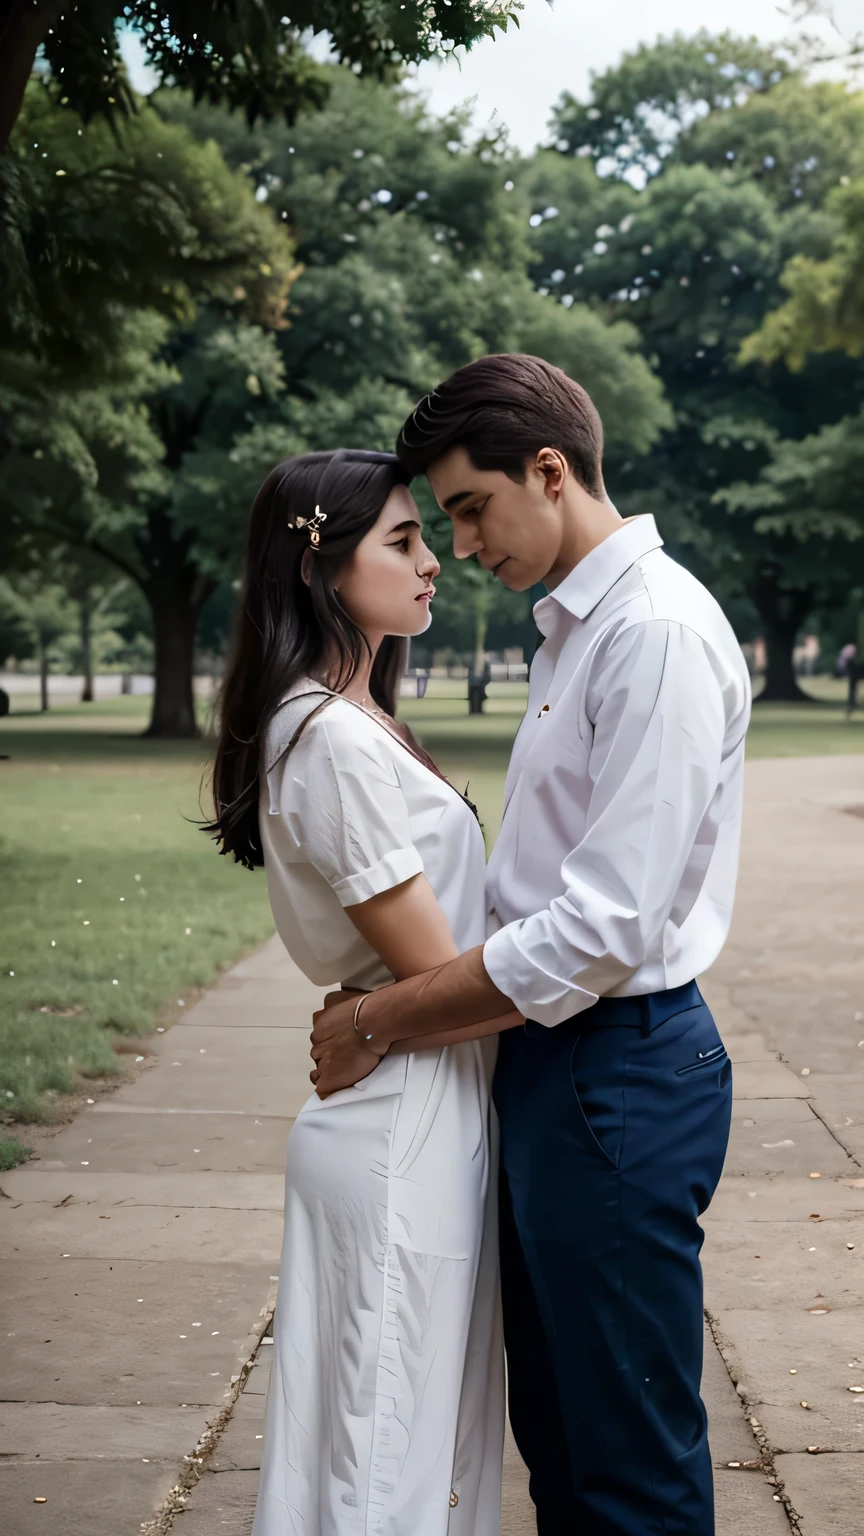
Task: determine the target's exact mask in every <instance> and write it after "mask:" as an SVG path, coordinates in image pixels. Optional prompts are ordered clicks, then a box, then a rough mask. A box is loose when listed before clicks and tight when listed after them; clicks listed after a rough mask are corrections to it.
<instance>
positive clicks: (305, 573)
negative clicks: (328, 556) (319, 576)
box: [300, 549, 315, 587]
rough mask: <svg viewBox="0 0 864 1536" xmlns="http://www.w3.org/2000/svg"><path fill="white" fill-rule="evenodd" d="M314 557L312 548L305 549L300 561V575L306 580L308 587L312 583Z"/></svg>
mask: <svg viewBox="0 0 864 1536" xmlns="http://www.w3.org/2000/svg"><path fill="white" fill-rule="evenodd" d="M314 559H315V555H314V553H313V552H312V550H311V549H304V551H303V559H302V560H301V561H300V575H301V576H302V578H303V580H304V581H305V583H306V585H307V587H308V586H311V584H312V561H313V560H314Z"/></svg>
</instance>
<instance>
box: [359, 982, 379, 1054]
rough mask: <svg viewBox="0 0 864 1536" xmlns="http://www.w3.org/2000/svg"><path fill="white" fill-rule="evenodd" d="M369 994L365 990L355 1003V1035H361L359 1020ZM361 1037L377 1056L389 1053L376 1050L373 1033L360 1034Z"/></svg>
mask: <svg viewBox="0 0 864 1536" xmlns="http://www.w3.org/2000/svg"><path fill="white" fill-rule="evenodd" d="M368 996H369V993H368V992H364V993H363V995H362V996H361V997H358V999H357V1002H356V1003H355V1005H354V1018H353V1021H352V1022H353V1025H354V1033H355V1035H360V1031H359V1029H358V1028H357V1020H358V1019H359V1017H360V1009H361V1008H362V1007H363V1004H364V1003H365V1001H366V999H367V997H368ZM360 1038H361V1040H362V1041H363V1043H364V1044H365V1045H368V1046H369V1048H370V1050H371V1051H373V1052H374V1054H375V1055H376V1056H386V1054H387V1052H386V1051H376V1050H375V1047H374V1045H373V1044H372V1036H371V1035H360Z"/></svg>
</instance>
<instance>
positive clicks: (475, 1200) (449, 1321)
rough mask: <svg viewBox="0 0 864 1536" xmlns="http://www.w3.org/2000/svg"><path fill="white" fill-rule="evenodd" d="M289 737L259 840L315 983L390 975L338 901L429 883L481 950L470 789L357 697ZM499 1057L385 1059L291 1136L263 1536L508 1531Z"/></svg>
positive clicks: (380, 979) (479, 841)
mask: <svg viewBox="0 0 864 1536" xmlns="http://www.w3.org/2000/svg"><path fill="white" fill-rule="evenodd" d="M314 686H315V685H314V684H308V683H307V684H305V685H304V686H303V687H301V688H299V689H296V690H295V693H298V692H306V691H309V690H310V689H311V688H314ZM295 708H296V706H295ZM288 713H289V715H290V711H289V712H288ZM280 732H281V736H280ZM290 734H293V733H290ZM284 736H285V730H284V726H283V725H282V724H281V722H280V716H278V715H277V717H276V720H275V721H274V724H273V727H271V732H270V736H269V739H268V743H267V747H266V749H265V755H264V763H265V768H266V772H265V773H264V774H262V781H263V782H262V801H261V818H260V819H261V836H262V846H263V850H264V858H265V865H266V870H267V880H268V889H269V894H270V901H271V905H272V908H273V915H274V918H275V922H276V927H277V929H278V931H279V934H280V936H281V938H282V940H283V942H284V944H285V946H286V948H287V949H288V951H289V953H290V954H291V956H292V958H293V959H294V960H295V962H296V963H297V964H298V965H299V966H300V968H301V969H302V970H303V971H304V972H305V973H306V975H307V976H308V977H309V978H310V980H312V981H313V982H315V983H317V984H321V985H325V984H328V983H332V982H334V981H337V982H342V983H343V984H345V985H346V986H348V985H352V986H357V987H361V988H364V989H371V988H374V987H376V986H381V985H384V984H386V983H387V982H388V981H390V980H392V978H391V977H390V975H389V973H388V972H387V971H386V969H385V968H384V966H383V965H382V963H381V961H380V960H379V958H378V956H377V955H376V954H375V953H374V952H373V951H372V950H371V949H370V948H369V946H368V945H367V944H366V943H365V941H364V940H363V939H361V938H360V936H359V935H358V933H357V931H356V929H355V928H354V926H353V924H352V923H351V921H350V919H349V918H348V917H347V916H346V914H345V912H344V911H343V907H345V906H351V905H353V904H355V903H357V902H360V901H363V900H366V899H367V898H368V897H370V896H373V895H376V894H377V893H379V892H381V891H385V890H388V889H390V888H392V887H393V886H396V885H399V884H401V883H402V882H403V881H404V880H407V879H409V878H410V877H411V876H412V875H415V874H417V873H419V872H420V871H425V874H426V876H427V879H428V880H429V882H430V884H431V886H432V889H433V890H434V892H435V895H436V896H437V898H438V901H439V902H440V904H441V906H442V908H443V910H444V912H445V913H446V915H447V918H448V920H449V923H450V928H451V931H452V933H453V937H454V939H455V941H456V943H457V945H458V946H459V948H460V950H465V949H469V948H471V947H472V946H473V945H475V944H480V943H482V942H483V939H484V937H485V905H484V875H485V869H484V865H485V853H484V846H483V837H482V833H481V831H480V828H479V826H478V824H477V821H476V819H475V817H474V816H473V815H472V813H471V811H470V810H469V809H468V807H467V806H466V804H465V802H464V801H463V800H462V798H461V797H460V796H459V795H458V794H457V793H456V791H455V790H454V789H452V788H451V787H450V785H448V784H446V783H445V782H443V781H442V780H441V779H439V778H438V777H437V776H436V775H435V774H434V773H433V772H432V771H431V770H430V769H429V768H427V767H426V766H425V765H424V764H423V763H422V762H420V761H419V760H418V759H417V758H416V757H415V756H414V755H413V754H412V753H411V751H410V750H409V749H408V748H407V747H405V746H404V745H403V744H402V742H401V741H399V740H398V739H397V738H396V737H395V736H394V735H393V734H392V733H391V732H390V731H389V730H388V729H387V728H386V727H385V726H383V725H381V724H379V723H378V722H377V721H376V720H375V719H374V718H373V717H372V716H370V715H369V714H367V713H366V712H365V711H364V710H362V709H361V708H360V707H359V706H356V705H354V704H352V703H350V702H348V701H347V700H344V699H339V700H337V701H335V702H333V703H331V704H329V705H328V706H327V708H326V709H325V710H324V711H323V712H322V713H321V714H319V715H318V716H317V717H316V718H314V719H312V720H311V721H310V723H309V724H308V725H307V726H306V729H305V731H304V733H303V735H302V736H301V737H300V739H299V741H298V742H297V744H296V745H295V746H294V747H293V748H292V749H291V750H290V751H288V752H287V753H286V752H285V751H284V746H285V741H284ZM280 751H281V755H280ZM490 1047H491V1049H490ZM493 1060H494V1040H493V1041H492V1042H488V1041H483V1042H468V1043H464V1044H459V1045H453V1046H448V1047H446V1048H445V1049H442V1050H426V1051H416V1052H414V1053H412V1054H410V1055H388V1056H386V1057H384V1058H383V1059H382V1061H381V1064H380V1066H378V1067H377V1068H376V1069H375V1070H374V1071H373V1072H372V1073H371V1075H370V1076H369V1077H367V1078H365V1079H364V1080H363V1081H362V1082H361V1083H359V1084H358V1085H357V1086H356V1087H355V1088H349V1089H345V1090H343V1091H342V1092H340V1093H337V1094H334V1095H333V1096H332V1097H331V1098H329V1099H326V1100H324V1101H323V1102H322V1101H321V1100H319V1099H318V1098H317V1097H316V1096H315V1095H314V1094H313V1095H312V1096H311V1097H310V1098H309V1100H308V1102H307V1103H306V1104H305V1105H304V1106H303V1109H302V1110H301V1112H300V1114H299V1116H298V1118H297V1120H296V1121H295V1123H294V1126H293V1128H292V1130H291V1134H290V1136H289V1138H288V1154H287V1169H286V1183H285V1236H284V1243H283V1250H282V1262H281V1272H280V1279H279V1295H278V1301H277V1306H276V1317H275V1324H274V1338H275V1349H274V1361H273V1372H272V1377H271V1383H270V1390H269V1394H268V1401H267V1411H266V1423H265V1434H264V1448H263V1457H262V1463H261V1480H260V1487H259V1493H258V1504H257V1508H256V1513H255V1522H254V1526H253V1531H252V1536H500V1529H501V1525H500V1483H501V1458H502V1442H503V1415H504V1389H503V1354H502V1343H501V1332H500V1316H499V1305H498V1273H497V1228H496V1220H495V1182H496V1179H495V1173H496V1170H495V1162H496V1147H495V1127H494V1111H492V1109H491V1105H490V1099H489V1085H490V1078H491V1068H492V1062H493Z"/></svg>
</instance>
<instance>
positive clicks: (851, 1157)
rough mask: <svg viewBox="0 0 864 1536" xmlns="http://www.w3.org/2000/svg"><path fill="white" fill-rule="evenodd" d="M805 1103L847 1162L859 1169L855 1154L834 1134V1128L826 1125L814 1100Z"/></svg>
mask: <svg viewBox="0 0 864 1536" xmlns="http://www.w3.org/2000/svg"><path fill="white" fill-rule="evenodd" d="M807 1103H808V1104H809V1106H810V1108H811V1110H812V1111H813V1113H814V1115H815V1116H816V1119H817V1120H818V1121H819V1122H820V1124H821V1125H824V1127H825V1129H826V1131H827V1132H828V1135H829V1136H830V1137H832V1139H833V1140H834V1141H836V1143H837V1145H838V1147H840V1149H841V1151H843V1152H845V1153H846V1156H847V1157H848V1159H849V1161H850V1162H851V1163H854V1164H855V1167H856V1168H860V1167H861V1164H860V1163H859V1161H858V1159H857V1157H856V1156H855V1153H854V1152H853V1151H852V1149H851V1148H850V1147H847V1145H846V1143H845V1141H844V1140H843V1138H842V1136H838V1135H837V1132H836V1130H835V1128H834V1126H833V1125H829V1124H828V1121H827V1120H826V1119H825V1116H824V1115H823V1113H822V1111H821V1109H819V1108H818V1107H817V1104H816V1100H815V1099H808V1100H807Z"/></svg>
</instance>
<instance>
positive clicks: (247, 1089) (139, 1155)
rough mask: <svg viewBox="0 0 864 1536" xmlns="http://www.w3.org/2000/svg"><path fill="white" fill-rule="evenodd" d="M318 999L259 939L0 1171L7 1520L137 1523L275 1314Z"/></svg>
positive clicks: (47, 1532) (91, 1531)
mask: <svg viewBox="0 0 864 1536" xmlns="http://www.w3.org/2000/svg"><path fill="white" fill-rule="evenodd" d="M320 996H321V994H320V993H319V992H318V991H316V990H315V989H314V988H312V987H311V986H310V985H309V984H308V983H307V982H306V981H305V980H304V979H303V978H302V977H300V976H299V975H298V973H297V971H296V969H295V968H294V967H293V966H292V965H291V963H290V961H289V960H288V958H287V956H286V955H285V954H284V951H283V950H282V949H281V946H279V945H277V943H276V942H275V941H271V943H270V944H268V945H266V946H265V948H264V949H263V951H261V952H260V953H259V954H258V955H256V956H254V957H253V958H252V959H249V960H246V961H244V962H243V963H242V964H240V965H238V966H237V967H236V968H235V969H234V970H233V971H232V972H231V973H230V974H229V975H227V976H225V977H224V978H223V979H222V981H221V982H220V983H219V985H218V986H216V987H214V988H213V989H212V990H211V991H210V992H209V993H207V994H206V995H205V997H204V998H203V1000H202V1001H201V1002H200V1003H198V1004H197V1006H196V1007H194V1008H190V1009H189V1011H188V1014H187V1015H186V1017H185V1018H184V1020H183V1022H182V1023H181V1024H177V1025H175V1026H174V1028H172V1029H171V1030H170V1031H169V1032H168V1033H166V1034H165V1035H164V1036H163V1035H157V1036H156V1037H155V1039H156V1043H155V1044H154V1046H153V1050H154V1052H155V1053H156V1062H155V1065H154V1066H153V1067H152V1069H151V1070H149V1071H143V1072H142V1073H141V1075H140V1076H139V1077H138V1078H137V1080H136V1081H134V1082H132V1083H129V1084H127V1085H126V1086H125V1087H123V1088H121V1089H119V1090H118V1092H117V1093H115V1094H113V1095H111V1096H110V1097H109V1098H105V1099H103V1100H101V1101H100V1102H99V1103H97V1104H96V1105H95V1106H94V1108H93V1109H90V1110H88V1111H87V1112H86V1113H84V1114H82V1115H79V1116H78V1118H77V1119H76V1120H75V1121H74V1123H73V1124H72V1125H70V1126H68V1127H67V1128H66V1129H65V1130H63V1131H61V1132H60V1133H59V1134H58V1135H57V1136H56V1137H55V1138H53V1139H52V1140H50V1141H48V1142H46V1143H45V1144H43V1147H42V1157H41V1159H40V1161H39V1162H31V1163H30V1164H28V1165H26V1166H25V1167H23V1168H19V1169H16V1170H15V1171H14V1172H12V1173H4V1174H0V1190H2V1197H0V1296H2V1301H0V1309H2V1316H3V1326H4V1332H5V1333H6V1335H7V1339H6V1348H5V1350H4V1351H3V1355H2V1359H0V1399H2V1402H0V1453H2V1457H3V1460H2V1461H0V1508H2V1510H3V1518H2V1525H3V1529H4V1531H8V1532H9V1533H10V1536H31V1533H36V1532H39V1533H40V1536H136V1533H139V1532H140V1530H141V1526H142V1523H143V1522H147V1521H148V1519H149V1518H150V1517H152V1515H153V1514H154V1512H155V1511H157V1510H158V1509H159V1508H160V1507H161V1506H163V1504H164V1503H165V1501H166V1500H169V1501H170V1502H174V1503H177V1500H176V1499H174V1500H173V1501H171V1499H170V1496H171V1490H172V1489H173V1488H174V1487H175V1486H176V1485H177V1483H178V1477H181V1476H182V1475H184V1474H185V1475H186V1476H187V1477H188V1475H189V1473H190V1468H191V1467H192V1466H194V1462H191V1461H190V1460H184V1458H192V1457H194V1456H195V1455H196V1448H197V1447H198V1446H199V1444H200V1436H201V1434H202V1432H203V1431H204V1430H205V1429H206V1427H207V1425H208V1424H209V1425H214V1424H217V1423H218V1422H219V1420H220V1416H221V1415H223V1414H224V1410H225V1408H226V1405H229V1404H230V1403H231V1402H232V1400H233V1397H234V1396H235V1395H236V1389H237V1385H238V1383H237V1380H236V1378H237V1377H238V1376H242V1374H243V1372H244V1370H245V1368H246V1365H247V1362H248V1361H249V1360H250V1358H251V1357H252V1355H253V1354H254V1352H255V1350H256V1349H257V1348H258V1345H259V1339H260V1336H261V1334H262V1331H263V1330H264V1329H265V1328H266V1326H267V1324H268V1321H269V1308H270V1307H271V1306H272V1298H273V1292H274V1284H273V1282H274V1278H275V1276H276V1273H277V1268H278V1261H279V1250H280V1244H281V1228H282V1187H283V1168H284V1148H285V1139H286V1136H287V1134H288V1130H289V1128H290V1125H291V1122H292V1119H293V1117H294V1116H295V1115H296V1113H297V1111H298V1109H299V1107H300V1105H301V1104H302V1103H303V1101H304V1099H305V1098H306V1097H307V1092H308V1071H309V1066H308V1061H307V1056H308V1050H309V1013H310V1009H311V1007H312V1006H313V1005H314V1004H315V1003H316V1002H317V1000H318V998H319V997H320ZM286 997H287V998H288V999H289V1003H288V1005H287V1006H286ZM265 1347H266V1346H265ZM261 1374H262V1373H261V1372H260V1371H259V1372H258V1376H260V1375H261ZM254 1376H255V1373H254V1372H253V1377H254ZM246 1401H247V1400H246V1399H244V1403H245V1402H246ZM243 1422H244V1421H243V1412H242V1405H241V1410H239V1411H238V1413H237V1418H236V1421H235V1424H234V1425H233V1426H232V1430H233V1431H235V1432H236V1430H237V1429H238V1428H239V1427H240V1426H241V1425H242V1423H243ZM252 1444H253V1446H254V1445H255V1444H256V1442H255V1440H254V1436H253V1438H252ZM198 1454H200V1453H198ZM214 1481H215V1479H214ZM37 1498H38V1499H44V1500H46V1501H47V1502H45V1503H41V1504H37V1503H35V1502H34V1501H35V1500H36V1499H37ZM186 1518H187V1517H185V1516H184V1519H186ZM161 1528H163V1526H156V1527H154V1530H155V1529H161ZM164 1528H167V1526H166V1527H164ZM177 1528H178V1530H179V1529H181V1528H182V1522H180V1521H179V1520H178V1526H177ZM216 1528H218V1527H214V1529H216ZM239 1528H240V1527H238V1529H239Z"/></svg>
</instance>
